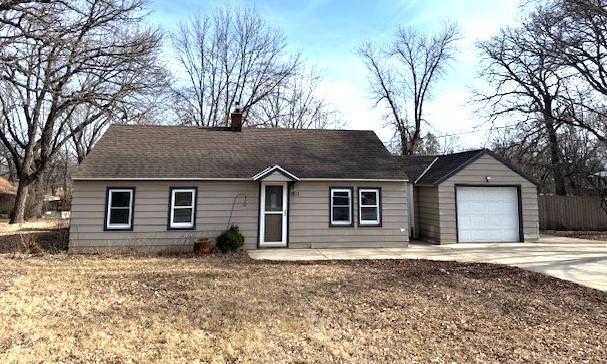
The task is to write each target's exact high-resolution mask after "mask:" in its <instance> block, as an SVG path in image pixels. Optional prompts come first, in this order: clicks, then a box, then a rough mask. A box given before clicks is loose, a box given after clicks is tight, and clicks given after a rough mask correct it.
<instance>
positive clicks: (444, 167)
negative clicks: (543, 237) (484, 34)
mask: <svg viewBox="0 0 607 364" xmlns="http://www.w3.org/2000/svg"><path fill="white" fill-rule="evenodd" d="M483 155H489V156H491V157H492V158H494V159H496V160H497V161H499V162H501V163H502V164H504V165H505V166H506V167H508V168H509V169H510V170H512V171H513V172H515V173H516V174H518V175H520V176H521V177H523V178H525V179H526V180H528V181H529V182H531V183H533V184H534V185H536V186H537V185H538V184H537V182H536V181H534V180H533V179H532V178H531V177H529V176H527V175H526V174H525V173H523V172H522V171H520V170H519V169H518V168H516V166H514V165H513V164H512V163H510V162H509V161H507V160H506V159H504V158H502V157H501V156H499V155H498V154H496V153H494V152H492V151H491V150H489V149H476V150H470V151H465V152H460V153H452V154H445V155H438V156H402V157H398V158H399V159H400V162H401V164H402V165H403V168H405V170H406V171H407V174H408V175H409V177H410V178H411V180H412V181H414V183H415V184H421V185H438V184H441V183H443V182H444V181H446V180H447V179H449V178H450V177H452V176H454V175H456V174H457V173H458V172H460V171H461V170H462V169H464V168H466V166H468V165H469V164H471V163H472V162H474V161H475V160H477V159H478V158H480V157H482V156H483Z"/></svg>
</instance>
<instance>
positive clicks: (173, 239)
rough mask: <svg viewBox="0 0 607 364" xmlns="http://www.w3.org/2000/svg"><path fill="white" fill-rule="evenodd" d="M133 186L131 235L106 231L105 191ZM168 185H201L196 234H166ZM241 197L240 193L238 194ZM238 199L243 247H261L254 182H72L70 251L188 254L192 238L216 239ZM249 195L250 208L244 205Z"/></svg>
mask: <svg viewBox="0 0 607 364" xmlns="http://www.w3.org/2000/svg"><path fill="white" fill-rule="evenodd" d="M108 186H111V187H135V211H134V216H133V231H104V229H103V228H104V214H105V204H106V188H107V187H108ZM170 187H197V188H198V194H197V206H196V208H197V211H196V228H195V230H168V229H167V219H168V214H169V212H168V211H169V188H170ZM240 194H242V195H240ZM237 195H239V196H238V198H237V200H236V204H235V207H234V212H233V215H232V220H231V223H233V224H236V225H238V227H239V228H240V231H241V232H242V233H243V235H244V237H245V247H246V248H254V247H255V246H256V245H257V215H258V201H259V197H258V195H259V185H258V184H257V183H252V182H234V181H213V182H188V181H179V182H177V181H175V182H170V181H162V182H160V181H158V182H155V181H131V182H128V181H126V182H96V181H74V191H73V199H72V217H71V227H70V250H72V251H75V252H78V251H96V250H104V249H106V248H111V249H120V248H135V249H139V250H141V248H143V250H150V251H151V250H157V251H162V250H190V249H192V243H193V241H194V240H196V239H198V238H201V237H208V238H212V239H214V238H215V237H217V235H219V234H220V233H221V231H223V230H224V229H225V228H226V226H227V223H228V218H229V215H230V210H231V209H232V204H233V202H234V197H236V196H237ZM244 196H246V202H247V203H246V206H243V202H244Z"/></svg>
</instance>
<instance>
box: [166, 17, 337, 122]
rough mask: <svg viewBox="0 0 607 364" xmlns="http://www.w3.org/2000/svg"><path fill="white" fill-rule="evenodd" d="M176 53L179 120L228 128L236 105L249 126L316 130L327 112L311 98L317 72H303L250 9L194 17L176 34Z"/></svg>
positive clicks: (275, 33) (282, 38)
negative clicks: (179, 71)
mask: <svg viewBox="0 0 607 364" xmlns="http://www.w3.org/2000/svg"><path fill="white" fill-rule="evenodd" d="M173 48H174V52H175V54H176V56H177V59H178V62H179V65H180V66H181V74H178V76H182V77H181V78H183V79H184V80H182V81H181V82H180V81H178V82H177V83H176V85H175V87H174V96H175V111H176V114H177V116H178V120H179V121H180V122H181V123H184V124H195V125H201V126H224V125H226V124H227V122H228V119H229V114H230V112H231V110H233V109H234V108H235V106H236V105H237V104H238V106H239V108H240V109H241V110H242V111H243V114H244V123H245V124H246V125H249V126H296V127H307V126H308V125H310V126H312V125H314V126H317V125H318V124H321V123H323V120H325V119H327V116H328V115H327V113H330V112H329V111H328V110H327V107H326V105H325V104H324V102H323V101H321V100H319V99H317V97H316V95H315V94H314V88H316V84H317V81H318V78H317V77H318V76H317V74H314V73H313V74H311V76H310V75H309V74H308V73H306V72H304V67H303V65H302V62H301V59H300V55H299V54H294V55H292V54H290V53H289V52H287V43H286V38H285V36H284V34H283V33H282V32H281V31H280V30H278V29H276V28H273V27H271V26H270V25H268V24H267V23H266V22H265V21H264V20H263V18H262V17H261V16H259V14H257V13H256V12H255V11H253V10H250V9H242V8H225V9H218V10H217V11H216V12H215V13H213V14H211V15H207V16H196V17H194V18H193V19H192V20H191V21H189V22H187V23H183V24H181V26H180V28H179V30H178V31H177V32H176V33H175V34H174V35H173ZM304 76H310V77H305V78H304Z"/></svg>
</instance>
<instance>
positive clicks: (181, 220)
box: [169, 187, 196, 229]
mask: <svg viewBox="0 0 607 364" xmlns="http://www.w3.org/2000/svg"><path fill="white" fill-rule="evenodd" d="M170 195H171V196H170V206H169V207H170V211H169V229H194V226H195V222H196V188H195V187H193V188H192V187H187V188H182V187H180V188H171V189H170Z"/></svg>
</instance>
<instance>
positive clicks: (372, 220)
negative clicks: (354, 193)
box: [358, 188, 381, 226]
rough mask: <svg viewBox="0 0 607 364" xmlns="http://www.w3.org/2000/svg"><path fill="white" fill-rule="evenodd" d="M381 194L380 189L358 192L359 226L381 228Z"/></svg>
mask: <svg viewBox="0 0 607 364" xmlns="http://www.w3.org/2000/svg"><path fill="white" fill-rule="evenodd" d="M380 199H381V193H380V190H379V188H361V189H359V190H358V224H359V225H361V226H379V225H380V224H381V201H380Z"/></svg>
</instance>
